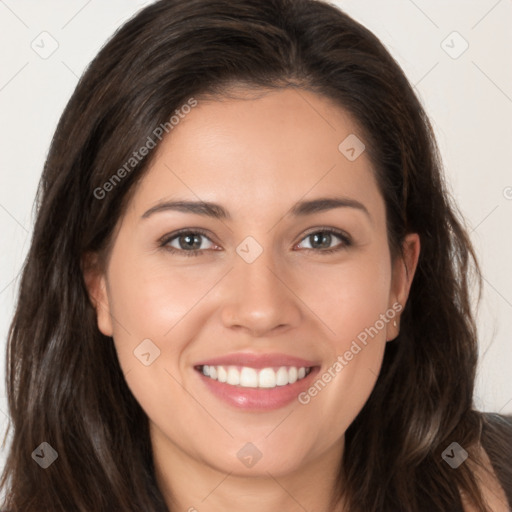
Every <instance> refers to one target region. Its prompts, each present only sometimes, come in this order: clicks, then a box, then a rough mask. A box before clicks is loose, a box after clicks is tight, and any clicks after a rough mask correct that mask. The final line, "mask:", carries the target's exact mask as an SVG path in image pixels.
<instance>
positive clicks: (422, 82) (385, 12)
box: [0, 0, 512, 467]
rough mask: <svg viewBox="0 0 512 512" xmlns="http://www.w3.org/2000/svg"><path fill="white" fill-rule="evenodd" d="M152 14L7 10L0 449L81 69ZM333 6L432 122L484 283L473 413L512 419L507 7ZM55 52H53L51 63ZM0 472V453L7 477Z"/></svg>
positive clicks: (84, 5)
mask: <svg viewBox="0 0 512 512" xmlns="http://www.w3.org/2000/svg"><path fill="white" fill-rule="evenodd" d="M184 1H185V0H184ZM149 3H152V2H150V1H145V2H143V1H137V0H123V1H121V0H109V1H108V2H106V1H100V0H89V1H87V0H61V1H55V0H46V1H42V0H32V1H28V0H19V1H18V0H0V47H1V49H2V52H1V62H0V112H1V119H2V122H1V126H0V144H1V146H0V233H1V238H0V243H1V249H0V354H1V365H0V379H1V380H0V411H1V412H0V429H1V430H0V432H1V438H0V440H1V439H3V436H4V433H5V428H6V426H7V405H6V399H5V387H4V378H5V345H6V336H7V330H8V327H9V323H10V320H11V317H12V314H13V308H14V303H15V297H16V291H17V285H18V275H19V272H20V269H21V265H22V262H23V260H24V257H25V255H26V252H27V250H28V247H29V243H30V238H31V233H32V224H33V220H34V219H33V215H32V214H33V211H32V205H33V201H34V196H35V192H36V186H37V183H38V180H39V177H40V174H41V171H42V167H43V163H44V160H45V157H46V154H47V151H48V147H49V144H50V140H51V137H52V135H53V132H54V130H55V127H56V124H57V121H58V119H59V117H60V115H61V112H62V110H63V109H64V107H65V105H66V103H67V101H68V99H69V97H70V95H71V94H72V92H73V90H74V88H75V85H76V83H77V80H78V77H79V76H80V74H81V73H82V71H83V70H84V69H85V66H86V65H87V64H88V63H89V62H90V61H91V60H92V58H93V57H94V56H95V54H96V53H97V52H98V50H99V49H100V47H101V46H102V45H103V44H104V42H105V41H106V40H107V38H108V37H110V36H111V35H112V33H113V32H114V30H115V29H116V28H117V27H118V26H119V25H120V24H122V23H123V22H124V21H125V20H126V19H127V18H128V17H130V16H131V15H132V14H134V13H135V12H136V11H138V10H139V9H140V8H142V7H143V6H144V5H147V4H149ZM336 3H337V4H338V5H340V6H341V7H342V8H343V9H344V10H345V11H346V12H347V13H348V14H350V15H352V16H353V17H354V18H355V19H357V20H358V21H360V22H361V23H363V24H364V25H365V26H367V27H368V28H369V29H370V30H372V31H373V32H374V33H375V34H376V35H377V36H378V37H379V38H380V39H381V40H382V41H383V43H384V44H385V45H386V46H387V48H388V49H389V50H390V52H391V53H392V55H393V56H394V57H395V58H396V59H397V61H398V62H399V64H400V65H401V66H402V67H403V69H404V70H405V72H406V74H407V76H408V77H409V79H410V81H411V83H412V84H414V86H415V88H416V91H417V92H418V94H419V96H420V99H421V101H422V102H423V104H424V105H425V108H426V110H427V113H428V114H429V115H430V118H431V120H432V122H433V125H434V127H435V130H436V134H437V138H438V143H439V145H440V149H441V153H442V156H443V160H444V163H445V167H446V176H447V180H448V183H449V186H450V189H451V192H452V194H453V196H454V198H455V199H456V201H458V204H459V206H460V208H461V210H462V212H463V214H464V215H465V217H466V219H467V222H468V228H469V231H470V235H471V239H472V240H473V242H474V244H475V246H476V249H477V252H478V255H479V258H480V262H481V264H482V267H483V274H484V278H485V281H484V285H485V287H484V290H483V299H482V303H481V306H480V310H479V314H478V325H479V330H480V366H479V372H478V380H477V387H476V404H477V406H478V407H479V408H480V409H482V410H486V411H501V412H502V413H508V414H511V413H512V383H511V381H510V373H509V372H510V368H512V350H511V348H512V340H511V332H512V272H511V270H510V262H511V261H512V241H511V234H512V229H511V226H512V172H511V162H512V122H511V121H512V67H511V66H510V55H511V54H512V31H511V30H510V27H511V26H512V1H511V0H498V1H496V0H479V1H476V0H469V1H468V0H465V1H448V0H428V1H427V0H414V1H413V0H392V1H379V0H345V1H338V2H336ZM454 31H455V32H457V33H458V35H457V34H453V32H454ZM42 32H47V33H48V34H50V35H47V34H43V35H41V33H42ZM53 40H55V41H56V43H55V42H53ZM466 43H467V44H468V45H469V46H468V48H467V50H466V51H464V52H463V53H461V52H462V50H463V49H464V47H465V45H466ZM52 44H53V45H55V44H58V48H57V49H56V51H55V52H54V53H53V54H52V55H50V56H47V55H44V52H49V51H50V50H51V49H52ZM33 47H34V48H35V49H36V50H37V51H35V49H33ZM38 52H39V53H38ZM40 54H42V56H43V57H47V58H42V57H41V56H40ZM459 54H460V55H459ZM454 57H456V58H454ZM453 371H455V372H456V371H457V367H456V366H454V369H453ZM9 439H10V437H9V438H8V439H7V443H8V442H9ZM4 461H5V452H4V451H2V452H1V453H0V467H3V464H4Z"/></svg>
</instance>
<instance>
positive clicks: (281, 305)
mask: <svg viewBox="0 0 512 512" xmlns="http://www.w3.org/2000/svg"><path fill="white" fill-rule="evenodd" d="M269 238H270V237H267V238H266V240H268V239H269ZM236 251H237V255H236V257H235V260H234V268H233V271H232V272H230V283H229V289H230V292H229V294H228V295H229V298H228V300H227V301H226V302H225V304H224V307H223V320H224V322H225V324H226V326H233V325H239V326H244V327H246V328H248V329H250V330H252V331H258V332H266V331H268V330H271V329H273V328H275V327H278V326H281V325H289V324H293V323H294V322H296V320H297V319H298V316H299V311H298V309H297V308H298V306H297V304H296V301H295V300H294V295H293V293H292V292H291V291H290V290H289V288H288V287H287V286H286V285H285V283H284V282H283V281H285V276H284V275H281V276H280V275H279V274H280V273H281V274H282V271H281V272H279V269H280V268H281V266H280V262H276V260H275V251H274V250H273V249H272V248H271V247H264V246H262V245H261V244H260V243H259V242H258V241H256V239H255V238H253V237H247V238H246V239H245V240H244V241H242V243H240V244H239V246H238V247H237V249H236Z"/></svg>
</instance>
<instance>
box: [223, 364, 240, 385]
mask: <svg viewBox="0 0 512 512" xmlns="http://www.w3.org/2000/svg"><path fill="white" fill-rule="evenodd" d="M219 374H220V372H219ZM226 382H227V383H228V384H231V385H232V386H238V384H240V372H239V371H238V370H237V369H236V368H233V367H232V366H230V367H229V368H228V378H227V380H226Z"/></svg>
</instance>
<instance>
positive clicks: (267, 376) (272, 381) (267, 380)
mask: <svg viewBox="0 0 512 512" xmlns="http://www.w3.org/2000/svg"><path fill="white" fill-rule="evenodd" d="M258 387H259V388H275V387H276V372H275V371H274V370H272V368H263V370H260V374H259V378H258Z"/></svg>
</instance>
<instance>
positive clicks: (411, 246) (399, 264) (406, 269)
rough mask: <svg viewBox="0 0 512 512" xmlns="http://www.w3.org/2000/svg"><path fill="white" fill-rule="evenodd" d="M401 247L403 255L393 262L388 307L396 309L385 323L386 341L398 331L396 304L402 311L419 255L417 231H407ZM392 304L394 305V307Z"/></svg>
mask: <svg viewBox="0 0 512 512" xmlns="http://www.w3.org/2000/svg"><path fill="white" fill-rule="evenodd" d="M402 247H403V252H404V257H403V258H401V257H397V258H396V261H395V262H394V263H393V277H392V285H391V292H390V296H389V304H388V307H389V308H390V309H393V310H395V311H397V314H396V316H395V318H394V319H393V320H391V321H390V322H389V323H388V324H387V330H386V340H387V341H391V340H394V339H395V338H396V337H397V336H398V333H399V332H400V313H399V312H398V307H399V306H398V304H400V311H402V310H403V309H404V308H405V303H406V302H407V299H408V297H409V291H410V289H411V285H412V280H413V278H414V274H415V272H416V267H417V265H418V259H419V255H420V236H419V235H418V233H409V234H408V235H407V236H406V237H405V240H404V242H403V245H402ZM397 303H398V304H397ZM393 304H394V305H395V306H394V307H393ZM395 323H396V325H395Z"/></svg>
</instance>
